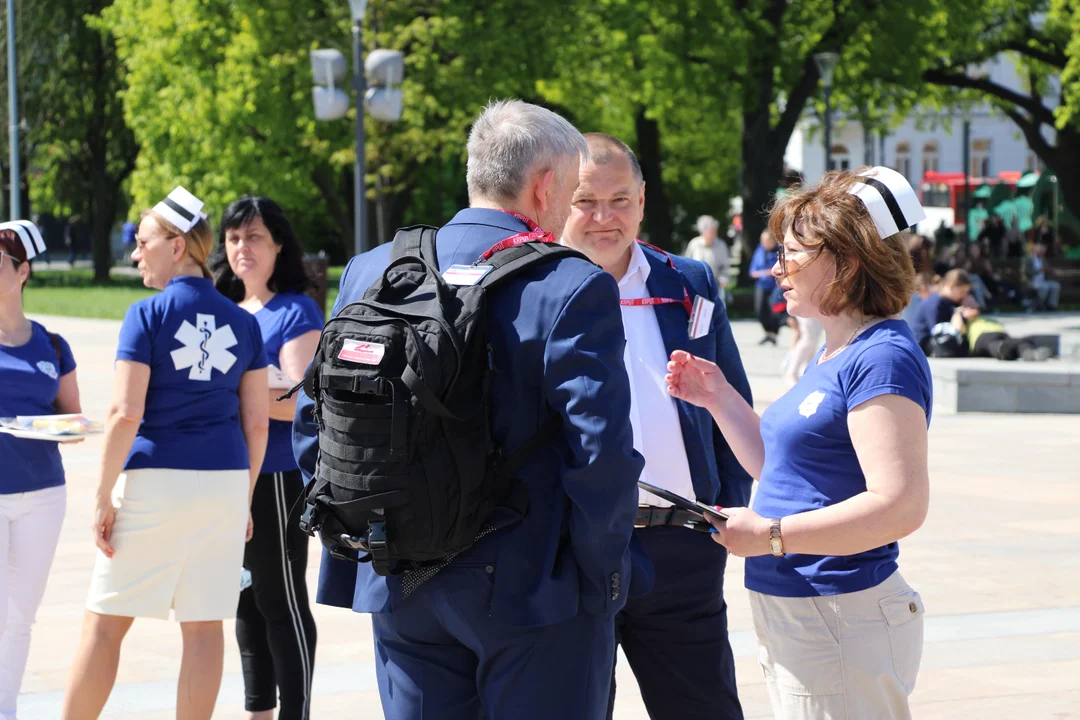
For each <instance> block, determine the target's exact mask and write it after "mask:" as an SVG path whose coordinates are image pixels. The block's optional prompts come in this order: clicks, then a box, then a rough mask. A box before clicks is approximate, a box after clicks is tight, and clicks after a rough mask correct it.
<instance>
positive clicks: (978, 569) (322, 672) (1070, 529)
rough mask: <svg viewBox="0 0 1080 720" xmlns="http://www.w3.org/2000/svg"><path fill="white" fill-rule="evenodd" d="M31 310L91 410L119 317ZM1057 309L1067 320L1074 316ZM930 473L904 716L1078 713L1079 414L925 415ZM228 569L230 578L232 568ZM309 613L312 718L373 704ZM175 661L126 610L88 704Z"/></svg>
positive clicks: (74, 475) (767, 360) (741, 635)
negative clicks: (922, 617) (113, 674)
mask: <svg viewBox="0 0 1080 720" xmlns="http://www.w3.org/2000/svg"><path fill="white" fill-rule="evenodd" d="M36 319H38V320H39V321H41V322H43V323H44V324H45V325H46V326H47V327H48V328H49V329H50V330H52V331H54V332H59V333H60V334H62V335H63V336H64V337H65V338H67V340H68V341H69V342H70V343H71V346H72V348H73V350H74V352H75V357H76V359H77V361H78V363H79V384H80V387H81V390H82V402H83V408H84V411H85V413H86V414H87V415H88V416H90V417H91V418H94V419H104V417H105V412H106V409H107V407H108V403H109V398H110V395H111V390H112V359H113V352H114V350H115V344H116V338H117V332H118V329H119V323H117V322H110V321H97V320H77V319H71V318H51V317H47V318H36ZM1025 322H1031V321H1023V320H1022V321H1019V322H1017V323H1016V324H1015V327H1016V328H1017V330H1019V329H1021V327H1022V326H1023V324H1024V323H1025ZM1038 322H1040V323H1044V324H1045V323H1046V322H1047V321H1046V320H1039V321H1038ZM1056 322H1058V323H1062V322H1064V323H1066V324H1071V326H1072V327H1080V317H1073V318H1062V319H1060V320H1058V321H1056ZM1051 324H1053V322H1051ZM1013 325H1014V324H1013V323H1010V328H1012V327H1013ZM734 327H735V335H736V339H737V342H738V344H739V346H740V349H741V351H742V353H743V360H744V363H745V365H746V368H747V371H748V373H749V374H750V379H751V384H752V386H753V389H754V395H755V401H756V403H757V405H758V407H759V409H761V408H764V407H765V406H767V405H768V403H770V402H772V401H773V400H775V399H776V398H777V397H778V396H779V395H780V394H781V393H782V392H783V391H784V388H783V386H782V384H781V381H780V378H779V365H780V360H781V358H782V357H783V354H784V349H785V346H786V345H787V343H788V342H789V338H790V335H789V334H787V331H786V330H785V331H784V334H783V335H782V336H781V347H780V348H771V347H765V348H762V347H760V346H758V345H757V342H758V340H759V339H760V337H761V332H760V328H759V327H758V326H757V325H756V324H754V323H751V322H737V323H735V324H734ZM1040 327H1041V326H1040ZM101 445H102V442H101V438H100V437H97V438H94V439H92V440H89V441H87V442H84V443H82V444H78V445H70V446H65V447H63V450H62V452H63V456H64V465H65V467H66V469H67V474H68V487H69V491H68V493H69V494H68V512H67V518H66V520H65V523H64V529H63V533H62V536H61V540H60V548H59V551H58V553H57V556H56V561H55V563H54V565H53V570H52V575H51V577H50V580H49V586H48V590H47V592H46V595H45V601H44V604H43V605H42V607H41V610H40V612H39V614H38V624H37V626H36V628H35V630H34V639H33V646H32V648H31V653H30V662H29V667H28V670H27V674H26V679H25V681H24V682H23V693H24V694H23V695H22V697H21V699H20V706H19V709H20V712H19V717H20V718H21V719H22V720H51V719H53V718H57V717H59V714H60V706H61V700H62V694H63V689H64V685H65V683H66V680H67V675H68V670H69V666H70V663H71V659H72V657H73V655H74V652H75V647H76V643H77V641H78V637H79V632H80V627H81V621H82V614H83V604H84V602H85V599H86V592H87V588H88V583H89V579H90V570H91V568H92V566H93V562H94V553H95V552H96V550H95V548H94V545H93V542H92V540H91V537H90V531H89V526H90V522H91V511H92V509H93V492H94V485H95V482H96V477H95V476H96V470H97V463H98V459H99V453H100V450H101ZM930 470H931V473H930V476H931V484H932V490H933V495H932V500H931V505H930V514H929V517H928V518H927V520H926V524H925V525H924V526H923V528H922V529H921V530H920V531H919V532H918V533H916V534H915V535H914V536H913V537H912V538H910V539H907V540H904V541H903V542H902V543H901V545H902V551H901V556H900V564H901V570H902V572H903V574H904V576H905V578H906V579H907V580H908V581H909V582H910V583H911V584H912V586H913V587H915V588H916V589H917V590H919V591H920V592H921V593H922V595H923V599H924V601H925V604H926V608H927V618H926V646H925V652H924V655H923V664H922V671H921V673H920V675H919V681H918V686H917V688H916V691H915V694H914V696H913V705H914V715H915V717H916V718H919V719H927V720H932V719H942V720H944V719H949V720H953V719H956V718H964V719H970V720H996V719H999V718H1000V719H1005V718H1008V719H1010V720H1012V719H1014V718H1016V719H1023V720H1028V719H1041V718H1055V719H1062V718H1080V521H1078V517H1080V415H1071V416H1067V415H1009V414H994V415H980V414H948V413H945V412H940V411H939V412H938V413H937V414H936V415H935V417H934V419H933V423H932V426H931V432H930ZM162 552H169V548H162ZM318 558H319V554H318V543H313V544H312V549H311V563H310V566H309V570H308V583H309V587H311V588H312V592H313V593H314V587H315V582H316V578H317V577H318V562H319V561H318ZM742 571H743V563H742V561H741V560H738V559H733V561H732V562H730V563H729V565H728V578H727V592H726V594H727V599H728V603H729V605H730V626H731V631H732V635H731V641H732V645H733V647H734V651H735V656H736V660H737V671H738V681H739V692H740V696H741V697H742V701H743V707H744V710H745V713H746V717H747V718H768V717H771V713H770V710H769V703H768V697H767V694H766V691H765V686H764V683H763V679H762V675H761V670H760V669H759V667H758V666H757V663H756V660H755V654H756V651H755V645H754V639H753V627H752V623H751V619H750V610H749V603H748V599H747V595H746V591H745V590H744V589H743V587H742ZM237 575H238V581H239V569H238V572H237ZM315 619H316V622H317V624H318V629H319V641H318V655H317V660H316V665H315V688H314V692H315V699H314V702H313V704H312V707H313V713H312V715H313V717H314V718H316V720H323V719H326V718H331V719H336V718H379V717H382V712H381V709H380V706H379V698H378V692H377V689H376V684H375V672H374V665H373V661H374V652H373V647H372V640H371V625H370V622H369V620H368V618H367V616H363V615H356V614H353V613H350V612H347V611H345V610H340V609H334V608H326V607H323V606H316V607H315ZM232 633H233V626H232V623H231V622H230V623H226V642H225V647H226V653H225V678H224V683H223V685H222V690H221V694H220V696H219V698H218V705H217V712H216V713H215V714H214V718H216V719H220V720H236V719H239V718H242V717H243V716H244V713H243V684H242V680H241V676H240V661H239V656H238V652H237V649H236V642H235V639H234V638H233V634H232ZM179 665H180V632H179V628H178V626H177V625H176V624H174V623H171V622H162V621H157V620H139V621H137V622H136V623H135V625H134V627H133V628H132V630H131V632H130V634H129V635H128V638H127V641H126V642H125V644H124V650H123V655H122V659H121V664H120V672H119V676H118V678H117V686H116V689H115V691H114V692H113V696H112V698H111V700H110V702H109V704H108V706H107V707H106V709H105V713H104V717H107V718H115V719H121V718H122V719H123V720H165V719H166V718H173V717H174V711H173V708H174V707H175V701H174V696H175V683H176V678H177V675H178V672H179ZM618 684H619V693H618V699H617V702H616V712H615V717H616V718H617V719H619V720H638V719H644V718H647V717H648V715H647V714H646V712H645V710H644V707H643V705H642V703H641V700H640V697H639V696H638V693H637V689H636V685H635V682H634V678H633V674H632V673H631V672H630V670H629V668H628V667H627V666H626V663H625V661H621V662H620V664H619V669H618ZM551 690H552V689H551V688H538V689H537V691H538V692H548V691H551ZM500 720H502V719H500ZM508 720H509V719H508Z"/></svg>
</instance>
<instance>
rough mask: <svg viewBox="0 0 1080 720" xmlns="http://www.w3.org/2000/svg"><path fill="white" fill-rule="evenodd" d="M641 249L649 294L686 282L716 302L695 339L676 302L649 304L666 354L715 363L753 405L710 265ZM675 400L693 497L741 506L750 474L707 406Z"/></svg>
mask: <svg viewBox="0 0 1080 720" xmlns="http://www.w3.org/2000/svg"><path fill="white" fill-rule="evenodd" d="M641 249H642V250H643V251H644V252H645V257H646V258H647V259H648V261H649V268H650V269H649V278H648V280H647V281H646V282H645V285H646V287H647V288H648V289H649V294H650V295H651V296H652V297H668V298H681V297H682V296H683V288H684V287H685V288H686V290H687V291H688V292H689V293H690V297H691V299H693V298H695V297H697V296H698V295H703V296H705V297H706V298H708V299H709V300H711V301H712V302H713V303H715V305H716V308H715V310H714V311H713V316H712V328H711V330H710V332H709V333H708V334H706V335H704V336H702V337H700V338H697V339H696V340H691V339H690V333H689V329H688V322H689V318H688V317H687V315H686V309H685V308H684V307H683V305H682V304H681V303H671V304H667V305H655V306H654V307H655V309H656V319H657V322H658V324H659V325H660V335H661V337H663V338H664V349H665V350H666V351H667V354H668V356H669V357H670V356H671V353H672V352H673V351H675V350H686V351H687V352H690V353H692V354H694V355H697V356H698V357H701V358H705V359H706V360H711V361H712V362H714V363H716V364H717V365H718V366H719V367H720V370H721V371H723V373H724V377H726V378H727V381H728V382H729V383H731V385H732V387H734V388H735V390H736V391H737V392H738V393H739V394H740V395H742V396H743V397H744V398H746V402H748V403H750V404H751V405H753V399H752V397H751V395H750V382H749V380H747V379H746V371H745V370H744V369H743V364H742V359H741V358H740V357H739V348H738V347H737V346H736V345H735V338H734V337H733V336H732V334H731V323H730V322H728V317H727V311H726V310H725V309H724V303H723V301H722V300H721V299H720V295H719V286H718V285H717V283H716V278H715V277H713V273H712V270H711V269H710V268H709V266H708V265H707V264H705V263H703V262H700V261H698V260H691V259H689V258H684V257H677V256H671V262H672V263H673V264H674V265H675V267H674V268H672V267H671V266H670V265H669V264H668V256H667V255H664V254H663V253H662V252H660V251H658V250H656V249H654V248H652V247H649V246H648V245H642V247H641ZM684 283H685V285H684ZM675 404H676V406H677V407H678V411H679V421H680V424H681V425H682V434H683V443H684V444H685V445H686V459H687V460H688V461H689V463H690V476H691V479H692V480H693V482H694V493H695V494H696V495H697V499H698V500H700V501H701V502H704V503H708V504H709V505H721V506H723V507H744V506H746V505H747V504H749V502H750V489H751V486H752V485H753V483H754V479H753V478H751V477H750V475H749V474H748V473H747V472H746V471H745V470H744V469H743V467H742V465H741V464H739V461H738V459H736V457H735V453H734V452H732V450H731V447H730V446H729V445H728V443H727V440H725V439H724V436H723V434H722V433H721V432H720V428H718V427H717V426H716V423H715V422H713V419H712V416H711V415H710V414H709V411H708V410H706V409H705V408H700V407H697V406H696V405H691V404H690V403H687V402H684V401H682V400H676V401H675ZM635 594H637V593H636V592H635Z"/></svg>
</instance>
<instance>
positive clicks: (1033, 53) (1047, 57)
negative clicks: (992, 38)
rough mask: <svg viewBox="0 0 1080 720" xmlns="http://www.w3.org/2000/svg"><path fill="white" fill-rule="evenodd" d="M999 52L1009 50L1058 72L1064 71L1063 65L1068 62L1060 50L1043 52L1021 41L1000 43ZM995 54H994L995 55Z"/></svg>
mask: <svg viewBox="0 0 1080 720" xmlns="http://www.w3.org/2000/svg"><path fill="white" fill-rule="evenodd" d="M999 47H1000V48H1001V50H1011V51H1012V52H1016V53H1020V54H1021V55H1026V56H1027V57H1029V58H1031V59H1032V60H1038V61H1039V62H1041V63H1046V64H1047V65H1052V66H1053V67H1056V68H1058V69H1059V70H1064V69H1065V64H1066V63H1067V62H1068V61H1069V59H1068V58H1067V57H1065V53H1064V52H1062V51H1060V50H1043V49H1042V48H1037V47H1032V46H1031V45H1030V44H1029V43H1028V42H1024V41H1023V40H1011V41H1009V42H1007V43H1002V44H1001V45H1000V46H999ZM996 54H997V53H995V55H996Z"/></svg>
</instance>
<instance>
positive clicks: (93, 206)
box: [2, 0, 137, 281]
mask: <svg viewBox="0 0 1080 720" xmlns="http://www.w3.org/2000/svg"><path fill="white" fill-rule="evenodd" d="M107 4H108V2H106V0H25V1H24V2H23V3H21V5H20V15H18V16H17V28H18V31H19V32H18V36H17V39H16V43H17V46H16V47H17V49H18V51H19V55H20V58H19V67H18V70H19V83H20V88H19V89H20V92H21V103H20V105H21V111H22V116H23V117H24V119H25V121H26V126H27V129H28V131H27V132H26V134H25V135H24V137H23V139H22V140H23V143H22V145H23V150H24V153H25V155H26V160H24V162H23V167H24V168H26V169H27V172H28V174H29V175H30V176H31V181H30V182H29V188H30V192H29V196H30V201H31V203H32V205H33V207H34V208H35V209H36V210H37V211H38V212H48V213H53V214H57V215H70V214H74V215H77V216H79V217H80V218H81V219H83V220H85V222H86V223H87V225H88V227H89V229H90V236H91V244H92V249H93V259H94V277H95V279H97V280H99V281H104V280H107V279H108V276H109V268H110V266H111V265H112V256H111V248H110V238H111V234H112V229H113V227H114V225H115V223H116V219H117V217H118V215H119V213H120V212H122V210H123V207H124V193H123V190H122V187H123V184H124V182H125V181H126V179H127V177H128V175H129V174H130V173H131V171H132V169H133V167H134V163H135V157H136V154H137V148H136V146H135V143H134V138H133V136H132V134H131V132H130V131H129V130H128V128H127V127H126V125H125V123H124V119H123V113H122V106H121V104H120V101H119V99H118V97H117V93H118V91H119V89H120V87H121V85H122V83H123V69H122V67H121V65H120V63H119V60H118V58H117V55H116V48H115V45H114V43H113V42H112V40H111V39H110V38H108V37H105V36H103V35H102V34H101V33H99V32H97V31H96V30H95V29H93V28H92V27H90V26H89V25H88V24H87V21H86V18H87V16H88V15H91V14H94V13H97V12H100V11H101V10H102V9H103V8H104V7H105V6H106V5H107ZM5 44H6V41H5ZM3 53H4V55H5V56H6V47H5V48H3ZM6 85H7V80H6V75H5V77H4V80H3V88H4V92H5V93H6V89H7V88H6ZM2 144H3V156H4V157H5V158H6V157H7V136H6V134H5V135H4V139H3V143H2ZM5 172H6V168H5Z"/></svg>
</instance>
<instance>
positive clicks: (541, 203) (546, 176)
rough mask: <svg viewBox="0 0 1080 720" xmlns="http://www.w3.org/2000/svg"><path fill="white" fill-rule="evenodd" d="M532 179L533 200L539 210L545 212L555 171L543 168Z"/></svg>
mask: <svg viewBox="0 0 1080 720" xmlns="http://www.w3.org/2000/svg"><path fill="white" fill-rule="evenodd" d="M535 178H536V179H535V180H534V181H533V201H534V202H535V203H536V208H537V210H539V211H540V212H547V210H548V208H549V207H550V206H551V197H550V196H551V190H552V188H553V186H554V184H555V171H554V170H545V171H543V172H542V173H538V174H537V175H536V176H535Z"/></svg>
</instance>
